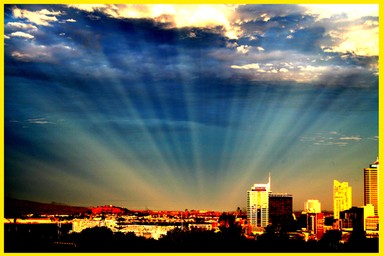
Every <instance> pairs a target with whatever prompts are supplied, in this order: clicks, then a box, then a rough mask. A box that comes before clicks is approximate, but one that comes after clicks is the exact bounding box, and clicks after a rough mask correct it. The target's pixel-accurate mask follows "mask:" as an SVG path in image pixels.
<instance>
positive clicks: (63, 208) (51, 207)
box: [4, 197, 90, 218]
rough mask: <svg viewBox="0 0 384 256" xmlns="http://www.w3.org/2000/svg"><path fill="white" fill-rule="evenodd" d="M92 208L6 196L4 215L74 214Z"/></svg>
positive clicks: (12, 216) (13, 216)
mask: <svg viewBox="0 0 384 256" xmlns="http://www.w3.org/2000/svg"><path fill="white" fill-rule="evenodd" d="M89 211H90V208H88V207H81V206H69V205H64V204H60V203H55V202H52V203H50V204H49V203H40V202H34V201H29V200H20V199H15V198H11V197H5V200H4V217H6V218H15V217H19V218H20V217H23V216H25V215H28V214H35V215H45V214H49V215H56V214H58V215H72V214H80V213H86V212H89Z"/></svg>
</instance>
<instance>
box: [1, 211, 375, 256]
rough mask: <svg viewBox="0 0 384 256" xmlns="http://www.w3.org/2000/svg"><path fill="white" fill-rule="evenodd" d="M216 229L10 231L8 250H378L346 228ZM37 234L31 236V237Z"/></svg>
mask: <svg viewBox="0 0 384 256" xmlns="http://www.w3.org/2000/svg"><path fill="white" fill-rule="evenodd" d="M219 223H220V230H219V231H218V232H217V231H216V232H215V231H212V230H202V229H197V228H195V229H191V230H188V229H185V228H184V229H181V228H176V229H174V230H172V231H169V232H168V233H167V235H163V236H162V237H160V239H158V240H154V239H146V238H144V237H138V236H136V235H135V234H134V233H120V232H116V233H114V232H112V231H111V230H110V229H108V228H106V227H94V228H88V229H85V230H83V231H82V232H80V233H71V234H64V235H62V236H61V237H60V239H58V240H57V239H56V240H55V239H52V238H50V237H49V236H48V237H47V236H42V237H37V236H34V237H33V235H30V234H28V233H27V232H25V233H23V234H22V235H15V234H13V235H12V236H10V235H8V237H7V235H6V236H5V251H6V252H378V239H372V238H370V239H367V238H365V234H363V233H361V232H357V231H356V232H353V233H352V234H351V236H350V240H349V242H347V243H345V244H342V243H340V240H341V238H342V234H341V231H337V230H331V231H328V232H326V233H325V234H324V235H323V237H322V239H321V240H320V241H308V242H306V241H304V240H303V238H301V237H297V238H294V239H292V237H289V236H288V234H287V230H286V229H285V228H284V227H281V226H268V227H267V228H266V231H265V233H264V234H262V235H260V236H258V237H257V239H247V238H246V237H245V236H244V233H243V229H242V227H241V226H240V225H239V224H238V223H236V222H235V216H233V215H230V214H223V215H222V216H221V217H220V219H219ZM31 239H32V240H31Z"/></svg>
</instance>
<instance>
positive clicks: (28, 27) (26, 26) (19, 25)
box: [5, 22, 37, 31]
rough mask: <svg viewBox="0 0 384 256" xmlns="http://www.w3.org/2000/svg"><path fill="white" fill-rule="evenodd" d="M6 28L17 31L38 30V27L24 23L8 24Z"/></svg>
mask: <svg viewBox="0 0 384 256" xmlns="http://www.w3.org/2000/svg"><path fill="white" fill-rule="evenodd" d="M5 27H6V28H10V29H15V30H20V29H22V30H32V31H35V30H37V27H36V26H34V25H32V24H28V23H22V22H8V23H7V24H6V25H5Z"/></svg>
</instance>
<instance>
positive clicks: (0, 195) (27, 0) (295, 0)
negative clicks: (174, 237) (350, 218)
mask: <svg viewBox="0 0 384 256" xmlns="http://www.w3.org/2000/svg"><path fill="white" fill-rule="evenodd" d="M71 3H77V4H91V3H92V4H95V3H100V4H107V2H106V1H100V0H77V1H76V0H71V1H70V0H67V1H63V2H55V1H52V0H40V1H36V0H23V1H14V0H4V2H3V4H1V5H2V6H1V8H0V19H1V26H0V34H1V35H2V37H3V38H2V40H1V43H0V44H1V47H0V57H1V64H0V67H1V89H0V101H1V104H0V117H1V125H0V132H1V135H0V143H1V145H2V147H1V157H0V164H1V175H0V184H1V187H2V189H1V190H0V255H12V256H19V255H41V254H42V253H4V6H5V5H8V4H71ZM112 3H114V4H117V3H121V4H123V3H132V4H133V3H134V4H160V3H163V4H165V3H169V4H185V3H193V4H219V3H220V4H223V3H225V4H377V5H379V35H380V36H379V46H380V48H379V76H382V75H383V70H384V64H383V62H382V61H380V56H382V55H383V50H384V28H383V26H384V20H383V18H382V17H384V2H383V1H380V0H365V1H361V0H360V1H356V0H352V1H351V0H349V1H346V0H337V1H332V0H326V1H324V0H323V1H321V0H312V1H308V0H292V1H289V0H271V1H266V0H264V1H247V0H225V1H224V0H206V1H201V0H195V1H180V0H143V1H140V0H131V1H121V0H115V1H112V2H111V4H112ZM383 86H384V81H383V79H379V117H378V118H379V141H378V142H379V159H382V158H383V154H382V151H381V149H382V144H383V143H382V141H381V140H380V138H381V137H382V125H381V124H382V122H381V121H382V120H381V118H380V117H381V113H384V105H383V104H382V99H383V95H384V92H383V90H382V88H383ZM382 180H383V177H381V176H380V175H379V191H380V189H381V188H382V185H381V184H382ZM379 201H380V193H379ZM383 210H384V206H383V203H382V202H381V201H380V204H379V212H380V213H382V212H384V211H383ZM383 224H384V220H383V217H381V218H380V224H379V225H380V226H381V227H384V225H383ZM379 233H382V232H379ZM380 236H381V234H380ZM382 248H384V247H383V239H382V238H381V239H380V237H379V252H382ZM67 254H71V255H81V256H91V255H94V254H95V253H44V255H57V256H63V255H67ZM116 254H118V255H140V256H149V255H159V256H166V255H169V254H170V253H102V255H116ZM172 254H173V255H175V254H176V255H188V256H195V255H214V256H218V255H222V254H223V253H172ZM226 254H230V255H238V254H241V255H243V256H254V255H263V254H267V255H268V256H269V255H271V256H275V255H287V256H291V255H292V256H296V255H298V254H301V255H313V254H316V255H319V256H320V255H327V256H328V255H330V256H331V255H337V254H339V253H226ZM343 254H345V253H343ZM367 254H369V255H380V253H353V255H354V256H360V255H361V256H363V255H364V256H365V255H367ZM98 255H100V253H98Z"/></svg>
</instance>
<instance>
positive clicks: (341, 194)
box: [333, 180, 352, 219]
mask: <svg viewBox="0 0 384 256" xmlns="http://www.w3.org/2000/svg"><path fill="white" fill-rule="evenodd" d="M351 207H352V187H350V186H348V182H339V181H337V180H333V218H334V219H340V212H341V211H345V210H348V209H350V208H351Z"/></svg>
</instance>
